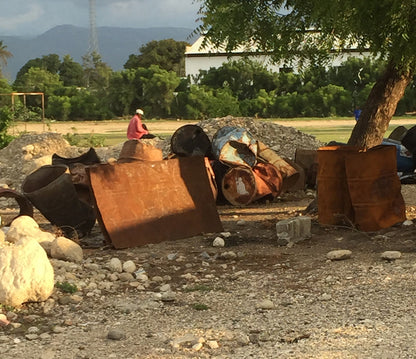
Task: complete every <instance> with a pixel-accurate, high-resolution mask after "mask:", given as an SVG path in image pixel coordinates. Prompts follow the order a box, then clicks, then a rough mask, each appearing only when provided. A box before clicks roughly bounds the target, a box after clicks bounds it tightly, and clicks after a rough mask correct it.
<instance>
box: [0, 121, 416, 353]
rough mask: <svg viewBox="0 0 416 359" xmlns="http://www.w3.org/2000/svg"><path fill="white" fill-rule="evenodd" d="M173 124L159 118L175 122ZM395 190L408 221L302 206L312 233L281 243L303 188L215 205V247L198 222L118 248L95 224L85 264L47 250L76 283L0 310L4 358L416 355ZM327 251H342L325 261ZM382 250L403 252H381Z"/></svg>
mask: <svg viewBox="0 0 416 359" xmlns="http://www.w3.org/2000/svg"><path fill="white" fill-rule="evenodd" d="M183 124H184V123H183V122H180V121H179V122H178V123H177V122H169V123H162V122H161V123H157V125H159V126H172V127H169V128H170V129H171V130H172V129H173V128H177V127H175V126H178V127H179V126H182V125H183ZM326 124H327V123H326ZM401 124H403V123H401ZM80 125H81V124H78V125H77V126H76V127H77V131H78V132H79V133H80V132H81V131H83V127H82V126H80ZM88 125H89V126H87V125H86V127H85V131H88V132H91V124H88ZM119 125H120V124H119V123H118V124H114V123H99V124H97V125H95V124H94V125H93V128H94V132H96V133H103V131H104V132H105V131H114V130H115V128H117V126H119ZM152 125H153V124H152ZM336 125H339V123H338V122H337V124H336ZM53 126H55V124H52V128H51V130H58V129H59V131H62V133H66V132H68V131H69V130H70V129H71V127H70V126H71V125H70V124H66V126H69V127H67V128H63V127H60V126H61V124H56V128H55V129H54V127H53ZM62 126H64V124H62ZM94 126H99V127H94ZM302 126H304V125H302ZM165 128H167V127H163V129H165ZM26 130H28V129H26ZM31 130H32V129H31ZM402 195H403V198H404V200H405V203H406V216H407V219H408V220H410V221H411V222H410V223H408V225H403V224H400V223H399V224H397V225H395V226H392V227H390V228H386V229H383V230H380V231H377V232H371V233H366V232H360V231H357V230H356V229H354V228H346V227H335V226H322V225H320V224H319V222H318V216H317V213H314V212H312V213H309V214H308V215H309V216H310V217H311V219H312V227H311V237H310V238H307V239H305V240H303V241H301V242H298V243H296V244H294V245H281V244H279V241H278V239H277V234H276V223H277V222H278V221H280V220H283V219H287V218H293V217H297V216H302V215H305V213H304V211H305V209H306V207H307V206H308V205H309V204H310V203H311V202H312V200H313V198H314V196H316V193H315V192H314V191H313V190H312V191H306V192H304V191H299V192H295V193H292V194H286V195H284V196H281V197H280V198H278V199H275V200H273V201H272V202H265V201H261V202H256V203H253V204H250V205H248V206H245V207H236V206H231V205H218V206H217V209H218V213H219V216H220V219H221V222H222V224H223V227H224V232H225V233H227V235H226V236H225V235H224V236H223V237H224V240H225V246H224V247H214V246H213V240H214V239H215V237H217V236H218V235H221V234H218V233H206V234H203V235H200V236H195V237H192V238H184V239H180V240H175V241H165V242H161V243H158V244H152V245H146V246H142V247H136V248H127V249H122V250H115V249H114V248H113V247H112V246H111V243H108V242H106V241H105V240H104V237H103V235H102V232H101V229H100V227H99V225H98V224H97V225H96V226H94V228H93V231H92V233H91V235H90V236H88V237H85V238H82V239H81V240H80V245H81V246H82V248H83V251H84V260H83V262H82V263H78V264H75V263H64V262H63V261H54V262H53V263H54V269H55V275H56V280H60V281H68V282H71V283H74V284H75V285H77V287H78V288H79V290H78V292H77V293H75V294H73V295H69V294H68V293H63V292H61V291H59V290H58V289H56V290H55V291H54V293H53V295H52V297H51V298H50V299H49V300H48V301H47V302H45V303H28V304H25V305H24V306H23V307H22V308H19V309H15V310H10V308H8V312H7V310H3V312H5V313H7V314H8V317H9V318H10V320H11V322H12V324H13V325H9V326H7V327H0V357H1V358H3V357H4V358H8V357H10V358H12V357H15V358H28V359H31V358H33V359H35V358H36V359H39V358H41V359H55V358H56V359H58V358H59V359H66V358H67V359H87V358H89V359H100V358H140V359H146V358H148V359H177V358H213V359H239V358H244V359H246V358H247V359H248V358H255V359H257V358H260V359H262V358H266V359H275V358H283V359H293V358H295V359H311V358H316V359H333V358H336V359H345V358H347V359H348V358H354V359H362V358H369V359H379V358H384V359H390V358H395V359H396V358H398V359H401V358H403V359H404V358H415V357H416V356H415V354H414V353H415V352H416V324H415V323H416V315H415V313H414V310H413V307H414V297H415V295H416V286H415V278H416V265H415V263H416V240H415V238H416V226H415V224H414V223H413V221H414V220H415V219H416V185H403V186H402ZM12 212H13V211H12ZM1 215H2V218H4V219H5V220H6V218H7V217H13V216H14V215H16V213H11V212H9V213H7V212H3V213H1ZM36 219H37V221H38V222H39V223H40V225H41V227H42V228H44V229H51V228H50V225H49V224H48V223H47V221H45V219H44V218H43V217H42V216H40V215H39V214H37V217H36ZM337 249H343V250H350V251H351V253H352V255H351V257H350V258H349V259H346V260H341V261H330V260H328V258H327V254H328V252H330V251H333V250H337ZM385 251H398V252H400V254H401V257H400V258H398V259H397V260H383V259H382V258H381V254H382V253H383V252H385ZM112 258H118V259H120V260H121V261H122V262H123V263H124V262H126V261H133V262H134V263H135V265H136V266H137V268H138V271H137V273H145V274H146V276H147V277H148V280H143V281H141V280H139V279H135V280H133V281H130V282H128V281H126V282H123V281H121V280H120V279H119V278H118V279H117V277H118V276H119V274H116V273H112V272H111V271H110V270H109V269H108V263H109V262H110V260H111V259H112ZM139 275H140V274H139ZM110 278H111V279H110ZM114 278H116V279H114ZM166 294H169V295H170V296H169V295H166Z"/></svg>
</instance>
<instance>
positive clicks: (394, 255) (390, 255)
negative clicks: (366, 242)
mask: <svg viewBox="0 0 416 359" xmlns="http://www.w3.org/2000/svg"><path fill="white" fill-rule="evenodd" d="M401 256H402V254H401V252H399V251H385V252H383V253H381V258H382V259H385V260H388V261H394V260H396V259H399V258H400V257H401Z"/></svg>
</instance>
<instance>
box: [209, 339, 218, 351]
mask: <svg viewBox="0 0 416 359" xmlns="http://www.w3.org/2000/svg"><path fill="white" fill-rule="evenodd" d="M207 345H208V347H209V348H210V349H218V348H219V347H220V346H219V345H218V342H217V341H216V340H208V341H207Z"/></svg>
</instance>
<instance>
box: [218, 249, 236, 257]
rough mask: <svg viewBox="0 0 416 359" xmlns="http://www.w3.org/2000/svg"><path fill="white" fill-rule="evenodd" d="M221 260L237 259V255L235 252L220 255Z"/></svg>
mask: <svg viewBox="0 0 416 359" xmlns="http://www.w3.org/2000/svg"><path fill="white" fill-rule="evenodd" d="M219 257H220V258H221V259H235V258H237V254H236V253H235V252H233V251H229V252H223V253H221V254H220V255H219Z"/></svg>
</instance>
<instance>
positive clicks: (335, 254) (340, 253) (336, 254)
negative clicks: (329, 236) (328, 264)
mask: <svg viewBox="0 0 416 359" xmlns="http://www.w3.org/2000/svg"><path fill="white" fill-rule="evenodd" d="M351 255H352V252H351V251H350V250H349V249H337V250H334V251H331V252H328V253H327V254H326V257H327V258H328V259H329V260H331V261H340V260H344V259H349V258H351Z"/></svg>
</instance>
